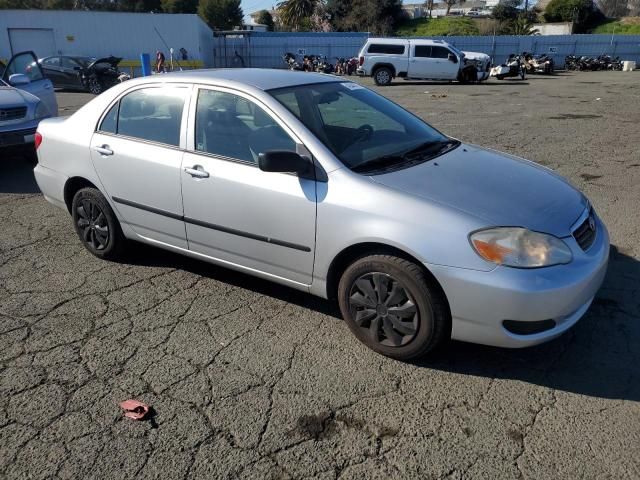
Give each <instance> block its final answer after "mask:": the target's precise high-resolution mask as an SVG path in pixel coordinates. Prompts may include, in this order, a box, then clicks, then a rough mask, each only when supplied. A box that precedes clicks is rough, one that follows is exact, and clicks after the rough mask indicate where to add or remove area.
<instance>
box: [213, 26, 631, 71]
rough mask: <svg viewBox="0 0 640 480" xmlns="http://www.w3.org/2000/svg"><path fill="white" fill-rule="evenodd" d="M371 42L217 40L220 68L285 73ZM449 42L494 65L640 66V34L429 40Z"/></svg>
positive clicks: (258, 37) (334, 37)
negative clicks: (296, 64)
mask: <svg viewBox="0 0 640 480" xmlns="http://www.w3.org/2000/svg"><path fill="white" fill-rule="evenodd" d="M368 37H369V34H368V33H359V32H358V33H350V32H344V33H343V32H330V33H309V32H301V33H290V32H251V33H250V34H244V35H234V36H227V37H223V36H219V37H216V38H215V39H214V48H215V52H214V54H215V55H214V58H215V66H216V67H240V66H246V67H258V68H285V64H284V62H283V60H282V56H283V55H284V54H285V53H286V52H291V53H294V54H297V55H298V56H299V58H300V59H301V58H302V56H303V55H305V54H306V55H325V56H327V57H328V58H329V60H330V61H332V62H335V59H336V58H338V57H344V58H350V57H354V56H356V55H358V52H359V51H360V49H361V48H362V46H363V45H364V43H365V42H366V40H367V38H368ZM428 38H432V39H439V40H444V41H446V42H449V43H451V44H453V45H455V46H456V47H458V48H460V49H461V50H467V51H474V52H483V53H486V54H488V55H490V56H491V57H492V59H493V61H494V62H495V63H502V62H504V61H505V60H506V58H507V57H508V56H509V55H510V54H512V53H521V52H531V53H534V54H542V53H546V54H549V55H551V56H552V57H553V59H554V61H555V63H556V65H557V66H559V67H561V66H563V65H564V59H565V57H566V56H567V55H586V56H598V55H602V54H607V55H611V56H613V57H615V56H620V58H621V59H622V60H635V61H636V62H637V63H640V35H613V36H612V35H549V36H540V35H534V36H515V35H514V36H508V35H507V36H497V37H492V36H482V37H481V36H478V37H428Z"/></svg>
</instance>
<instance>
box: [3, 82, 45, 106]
mask: <svg viewBox="0 0 640 480" xmlns="http://www.w3.org/2000/svg"><path fill="white" fill-rule="evenodd" d="M37 101H38V98H37V97H36V96H34V95H31V94H30V93H29V92H25V91H23V90H19V89H17V88H14V87H5V86H0V107H22V106H24V105H25V104H28V103H36V102H37Z"/></svg>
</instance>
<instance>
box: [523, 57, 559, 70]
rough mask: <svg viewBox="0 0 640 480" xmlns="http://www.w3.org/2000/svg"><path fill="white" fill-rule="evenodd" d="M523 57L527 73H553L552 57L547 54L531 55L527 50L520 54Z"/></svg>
mask: <svg viewBox="0 0 640 480" xmlns="http://www.w3.org/2000/svg"><path fill="white" fill-rule="evenodd" d="M522 57H523V58H524V64H525V69H526V70H527V73H529V74H534V73H542V74H544V75H553V71H554V68H555V64H554V61H553V58H552V57H550V56H549V55H547V54H542V55H533V54H531V53H528V52H524V53H523V54H522Z"/></svg>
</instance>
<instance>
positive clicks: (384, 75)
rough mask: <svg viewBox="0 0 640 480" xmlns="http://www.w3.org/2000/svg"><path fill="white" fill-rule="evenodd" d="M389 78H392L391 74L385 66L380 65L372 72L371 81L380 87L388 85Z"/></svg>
mask: <svg viewBox="0 0 640 480" xmlns="http://www.w3.org/2000/svg"><path fill="white" fill-rule="evenodd" d="M391 80H393V74H392V73H391V70H390V69H388V68H387V67H380V68H378V69H377V70H376V71H375V73H374V74H373V81H374V82H376V85H378V86H380V87H384V86H386V85H389V84H390V83H391Z"/></svg>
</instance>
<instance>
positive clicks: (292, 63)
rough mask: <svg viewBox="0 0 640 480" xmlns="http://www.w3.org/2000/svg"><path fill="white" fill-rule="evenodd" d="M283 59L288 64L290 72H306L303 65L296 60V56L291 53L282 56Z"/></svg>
mask: <svg viewBox="0 0 640 480" xmlns="http://www.w3.org/2000/svg"><path fill="white" fill-rule="evenodd" d="M282 59H283V60H284V63H286V64H287V68H288V69H289V70H296V71H301V70H304V69H303V68H302V65H300V63H298V60H297V59H296V56H295V54H293V53H291V52H287V53H285V54H284V55H283V56H282Z"/></svg>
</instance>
